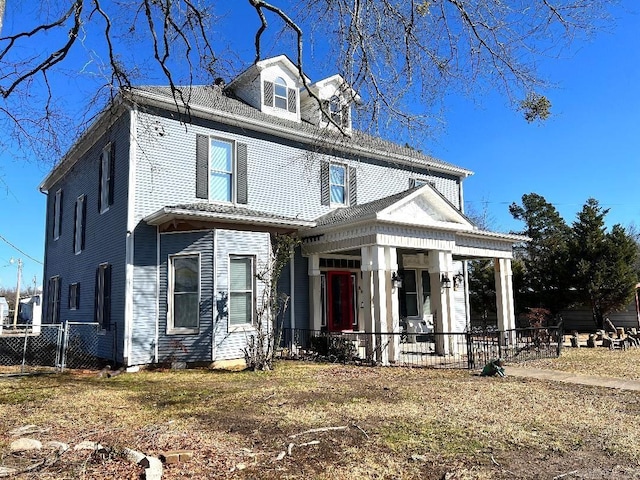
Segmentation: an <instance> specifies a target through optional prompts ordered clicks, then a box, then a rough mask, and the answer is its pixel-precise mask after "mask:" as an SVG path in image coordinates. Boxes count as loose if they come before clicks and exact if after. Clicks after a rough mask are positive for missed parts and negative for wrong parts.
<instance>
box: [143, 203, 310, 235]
mask: <svg viewBox="0 0 640 480" xmlns="http://www.w3.org/2000/svg"><path fill="white" fill-rule="evenodd" d="M143 221H144V222H146V223H148V224H149V225H156V226H157V225H163V224H168V223H171V222H177V221H201V222H224V223H240V224H250V225H261V226H263V227H274V228H283V227H289V228H293V229H298V228H305V227H307V228H308V227H312V226H314V225H315V222H312V221H308V220H301V219H298V218H291V217H285V216H282V215H276V214H273V213H269V212H261V211H258V210H253V209H250V208H245V207H240V206H238V205H233V204H216V203H191V204H182V205H175V206H166V207H162V208H161V209H159V210H157V211H156V212H154V213H152V214H151V215H148V216H146V217H145V218H144V219H143Z"/></svg>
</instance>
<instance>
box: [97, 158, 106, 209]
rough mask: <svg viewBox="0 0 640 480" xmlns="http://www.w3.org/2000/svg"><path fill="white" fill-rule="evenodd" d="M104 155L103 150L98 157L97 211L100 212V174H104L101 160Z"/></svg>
mask: <svg viewBox="0 0 640 480" xmlns="http://www.w3.org/2000/svg"><path fill="white" fill-rule="evenodd" d="M103 156H104V151H103V152H102V153H100V158H98V213H101V212H102V207H103V205H102V176H103V175H105V174H106V172H104V171H103V170H102V160H103V158H102V157H103Z"/></svg>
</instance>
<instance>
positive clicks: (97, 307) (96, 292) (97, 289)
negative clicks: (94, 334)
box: [93, 266, 100, 322]
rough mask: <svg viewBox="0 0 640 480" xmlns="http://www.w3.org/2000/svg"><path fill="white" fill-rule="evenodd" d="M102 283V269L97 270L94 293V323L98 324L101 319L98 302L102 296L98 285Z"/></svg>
mask: <svg viewBox="0 0 640 480" xmlns="http://www.w3.org/2000/svg"><path fill="white" fill-rule="evenodd" d="M99 283H100V267H99V266H98V268H97V269H96V284H95V289H94V292H93V321H94V322H97V321H98V319H99V318H100V317H99V316H98V311H99V309H100V302H98V296H99V295H100V290H99V288H98V284H99Z"/></svg>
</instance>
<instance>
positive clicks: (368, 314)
mask: <svg viewBox="0 0 640 480" xmlns="http://www.w3.org/2000/svg"><path fill="white" fill-rule="evenodd" d="M360 254H361V258H362V260H361V262H360V270H362V284H361V288H362V295H361V297H360V307H361V309H362V320H363V323H364V331H365V333H366V334H367V335H366V338H367V344H366V346H367V358H373V356H374V355H375V351H376V337H375V335H374V333H375V328H374V324H373V316H374V314H373V311H374V308H373V288H372V285H371V282H372V281H373V275H372V274H371V268H372V259H371V257H372V252H371V247H362V248H361V250H360Z"/></svg>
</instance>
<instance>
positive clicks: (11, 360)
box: [0, 322, 104, 375]
mask: <svg viewBox="0 0 640 480" xmlns="http://www.w3.org/2000/svg"><path fill="white" fill-rule="evenodd" d="M99 332H100V326H99V325H98V324H97V323H88V322H65V323H61V324H44V325H31V324H19V325H16V326H15V327H11V328H6V327H5V328H3V329H2V331H1V332H0V374H4V375H7V374H27V373H40V372H61V371H63V370H64V369H65V368H73V369H96V368H99V367H101V366H102V365H103V364H104V360H103V359H101V358H100V357H99V355H98V347H99V343H100V335H99Z"/></svg>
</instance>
